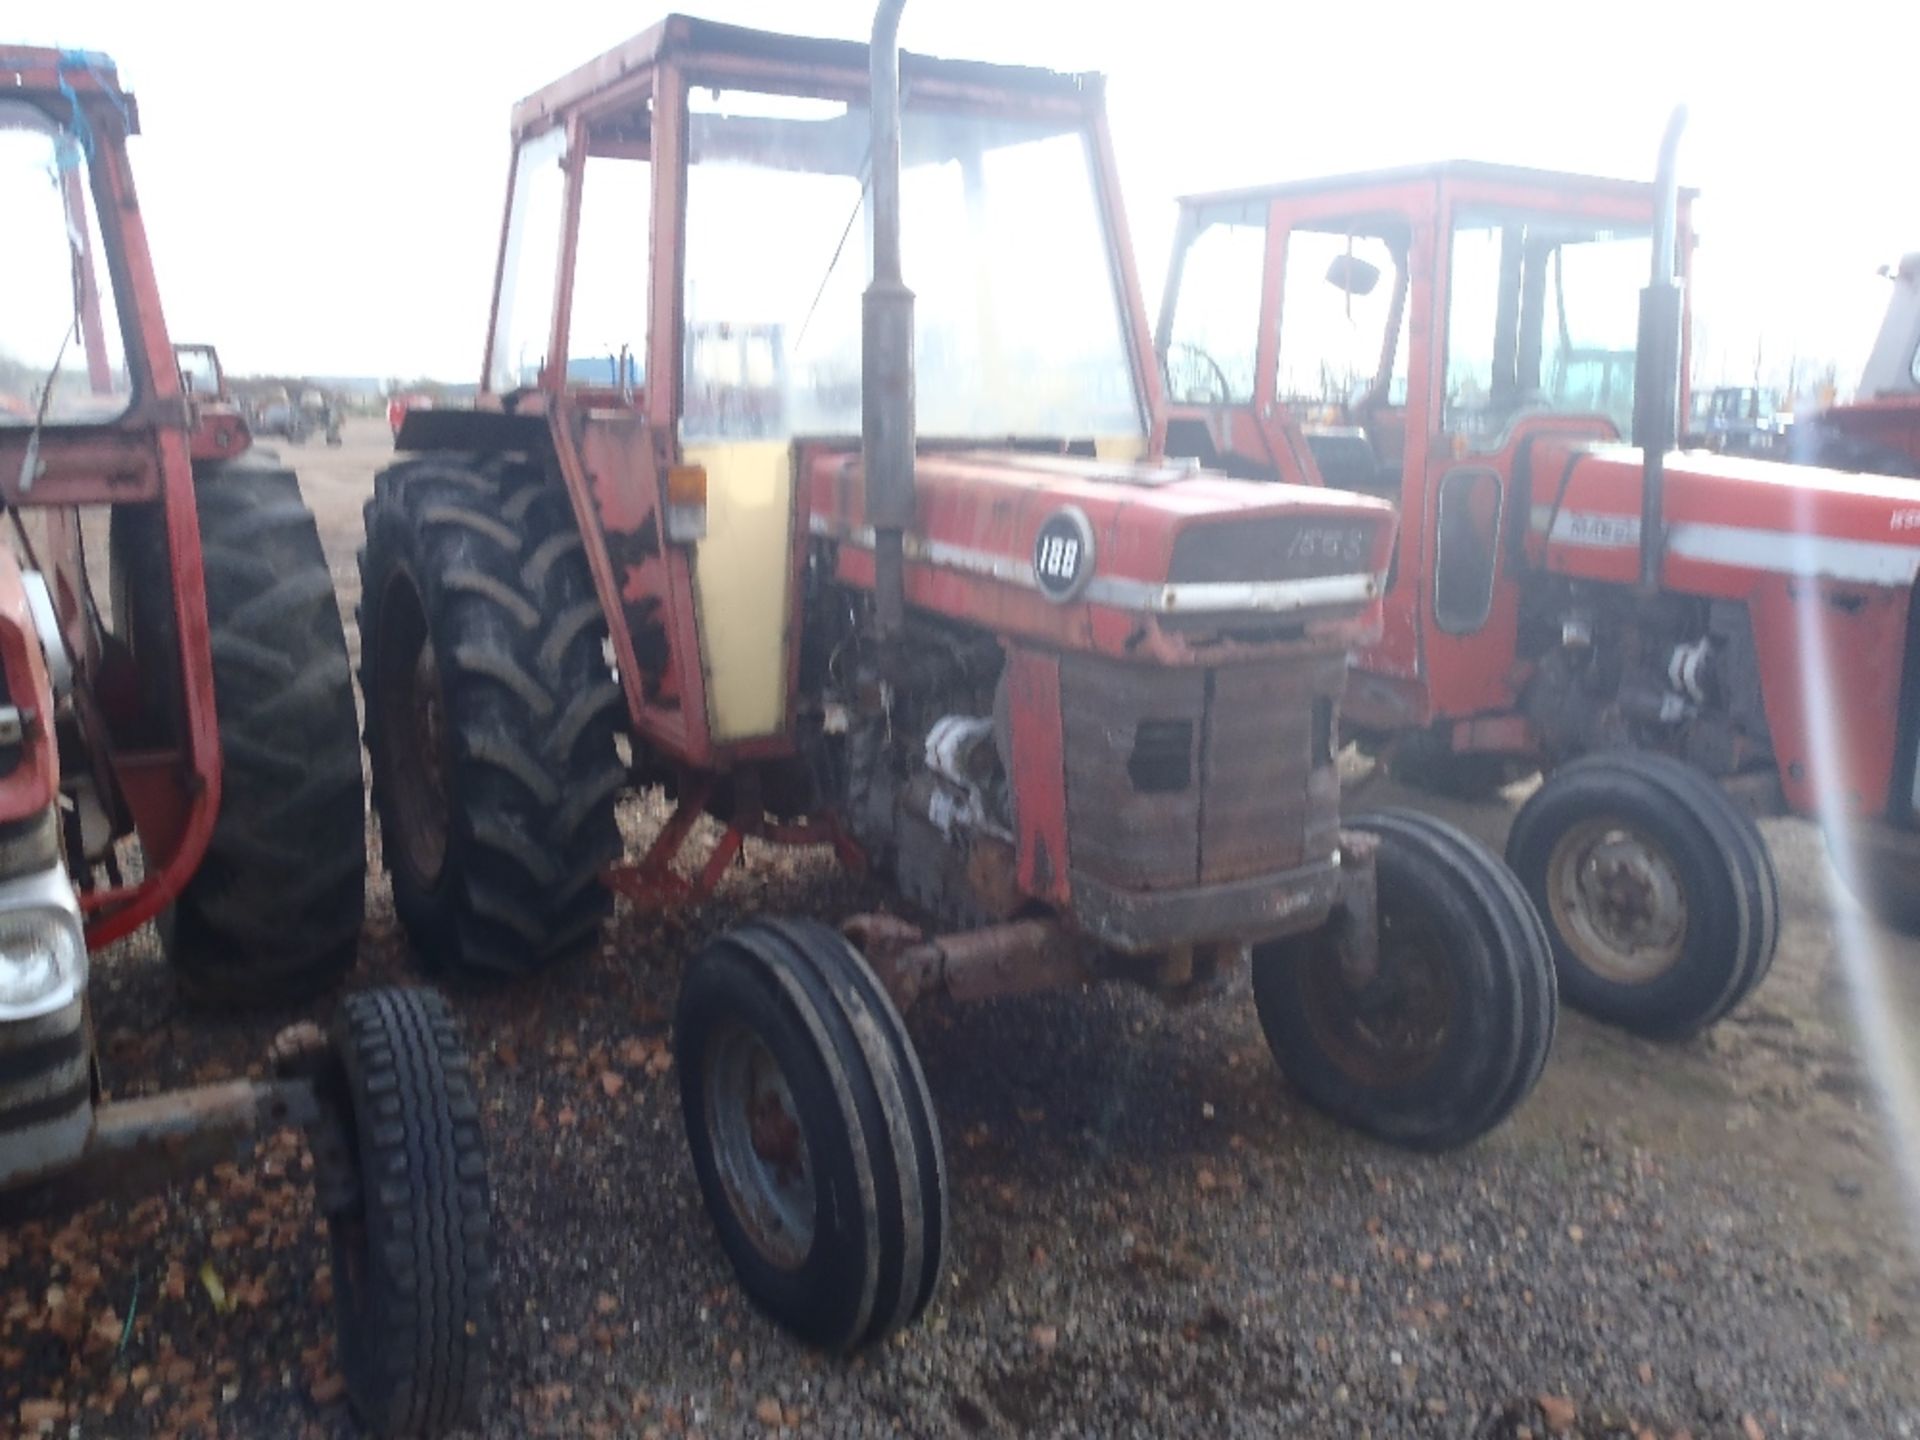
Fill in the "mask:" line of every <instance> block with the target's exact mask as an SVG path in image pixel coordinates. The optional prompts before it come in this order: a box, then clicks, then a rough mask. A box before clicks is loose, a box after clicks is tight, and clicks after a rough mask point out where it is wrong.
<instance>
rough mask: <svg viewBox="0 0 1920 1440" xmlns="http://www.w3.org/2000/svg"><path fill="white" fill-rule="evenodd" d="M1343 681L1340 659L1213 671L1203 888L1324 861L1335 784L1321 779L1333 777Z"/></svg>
mask: <svg viewBox="0 0 1920 1440" xmlns="http://www.w3.org/2000/svg"><path fill="white" fill-rule="evenodd" d="M1344 678H1345V661H1344V657H1341V656H1338V655H1322V656H1312V657H1307V658H1303V659H1301V660H1298V661H1294V662H1292V663H1290V664H1281V665H1236V666H1232V667H1226V668H1222V669H1220V670H1216V671H1214V672H1213V677H1212V696H1211V700H1210V703H1209V705H1208V716H1207V735H1206V749H1205V756H1206V764H1205V768H1204V776H1203V784H1204V787H1205V788H1204V794H1203V799H1202V802H1201V815H1202V822H1203V823H1202V829H1201V842H1200V879H1201V881H1202V883H1204V884H1209V885H1217V884H1222V883H1224V882H1226V881H1230V880H1244V879H1246V878H1248V877H1250V876H1253V875H1260V874H1268V873H1271V872H1273V871H1275V870H1285V869H1291V868H1292V867H1293V866H1295V865H1299V864H1301V863H1303V862H1304V861H1307V860H1311V859H1324V858H1325V857H1326V856H1328V855H1330V854H1332V852H1333V846H1332V844H1331V840H1332V834H1331V832H1332V829H1333V827H1334V825H1335V824H1337V823H1338V815H1339V787H1338V783H1337V779H1332V780H1330V779H1329V777H1332V776H1334V775H1335V774H1336V772H1335V767H1334V765H1333V755H1332V752H1331V744H1330V741H1329V739H1328V735H1327V731H1328V730H1329V729H1330V725H1331V716H1332V707H1333V706H1334V704H1335V703H1337V700H1338V696H1339V694H1340V687H1341V685H1342V683H1343V682H1344ZM1316 707H1318V710H1317V711H1316ZM1316 742H1317V743H1316ZM1316 751H1317V752H1318V753H1316ZM1318 771H1325V772H1327V773H1326V775H1324V776H1318V775H1317V774H1316V772H1318ZM1316 778H1318V779H1319V780H1320V782H1321V783H1319V784H1317V785H1316V784H1314V783H1313V782H1314V781H1315V779H1316Z"/></svg>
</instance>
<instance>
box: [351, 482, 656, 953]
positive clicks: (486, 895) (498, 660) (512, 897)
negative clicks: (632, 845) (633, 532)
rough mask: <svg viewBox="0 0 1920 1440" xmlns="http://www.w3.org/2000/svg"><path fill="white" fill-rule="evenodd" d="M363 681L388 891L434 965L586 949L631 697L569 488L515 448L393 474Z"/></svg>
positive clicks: (602, 904) (375, 566) (363, 606)
mask: <svg viewBox="0 0 1920 1440" xmlns="http://www.w3.org/2000/svg"><path fill="white" fill-rule="evenodd" d="M366 533H367V540H366V546H365V548H364V549H363V550H362V551H361V553H360V579H361V599H360V633H361V672H360V683H361V688H362V691H363V693H364V694H365V696H366V705H367V730H366V735H367V751H368V754H369V755H370V756H371V758H372V761H373V802H374V808H375V810H376V812H377V813H378V814H379V816H380V829H381V837H382V845H383V853H384V856H385V859H386V864H387V869H388V871H389V873H390V874H391V875H392V876H393V894H394V906H395V909H396V910H397V911H398V912H399V915H400V919H401V921H402V923H403V924H404V925H405V926H406V929H407V933H408V935H409V937H410V938H411V939H412V941H413V944H414V947H415V949H416V951H417V952H418V953H419V954H420V955H421V956H422V958H423V959H424V961H425V962H426V963H427V965H428V966H429V967H431V968H435V969H442V970H445V971H446V972H448V973H451V974H455V975H460V976H465V977H470V978H487V979H507V978H512V977H516V976H520V975H524V974H528V973H530V972H533V971H535V970H538V969H541V968H543V967H544V966H547V965H550V964H555V963H559V962H562V961H565V960H568V959H571V958H574V957H576V956H578V955H580V954H581V953H583V952H585V951H586V950H587V949H589V948H590V947H591V946H592V945H593V943H594V941H595V939H596V938H597V936H598V934H599V931H600V925H601V922H602V920H604V919H605V917H606V915H607V913H608V911H609V910H610V909H611V908H612V899H611V897H610V896H609V895H608V893H607V891H606V889H605V887H604V886H602V885H601V884H600V879H599V877H600V872H601V870H602V869H603V868H604V867H605V866H606V864H607V863H608V862H609V861H610V860H612V859H613V858H614V857H615V856H616V855H617V854H618V853H619V850H620V837H619V832H618V830H617V828H616V826H615V823H614V801H615V799H616V797H617V796H618V794H619V792H620V790H621V788H622V786H623V785H624V784H625V772H624V771H623V770H622V769H621V766H620V763H619V760H618V758H617V756H616V754H615V750H614V725H615V720H616V717H617V716H618V714H619V713H620V706H621V703H622V702H621V695H620V691H619V688H618V687H617V686H616V685H615V684H614V682H613V678H612V675H611V674H610V672H609V671H608V669H607V664H606V659H605V656H604V653H603V649H602V647H603V643H604V640H605V637H606V622H605V618H604V617H603V615H602V613H601V609H600V602H599V599H598V597H597V595H596V593H595V591H594V588H593V581H592V578H591V576H590V575H589V574H588V571H587V562H586V557H585V553H584V551H583V549H582V547H581V542H580V536H579V532H578V530H577V528H576V526H575V522H574V518H573V511H572V507H571V505H570V503H569V501H568V498H567V494H566V492H565V490H564V489H562V488H561V487H560V486H559V485H557V484H553V483H551V482H550V481H548V479H547V478H546V477H545V476H544V475H543V474H542V473H541V472H540V471H539V470H538V469H537V468H535V467H534V466H531V465H528V464H526V463H524V462H521V461H517V460H514V459H511V458H507V457H492V458H487V459H482V460H464V459H458V458H431V459H424V460H411V461H406V462H404V463H402V464H399V465H395V466H392V467H391V468H389V469H387V470H385V471H383V472H382V473H381V474H380V475H379V477H378V478H377V479H376V480H375V482H374V494H373V498H372V499H371V500H370V501H368V503H367V507H366Z"/></svg>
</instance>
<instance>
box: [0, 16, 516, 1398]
mask: <svg viewBox="0 0 1920 1440" xmlns="http://www.w3.org/2000/svg"><path fill="white" fill-rule="evenodd" d="M137 115H138V111H137V108H136V106H135V103H134V98H133V96H132V95H131V94H129V93H127V92H126V91H124V90H123V89H121V87H120V84H119V80H118V77H117V74H116V72H115V69H114V66H113V63H112V61H110V60H108V59H107V58H106V57H104V56H100V55H94V54H78V53H72V52H62V51H52V50H33V49H21V48H10V47H0V216H3V217H4V225H5V229H6V234H7V242H8V243H7V248H6V252H5V260H4V262H0V314H5V315H6V316H7V317H8V320H7V324H8V329H7V331H6V333H5V335H4V336H0V390H10V391H12V392H13V394H14V396H15V398H16V399H17V401H18V403H17V404H9V405H7V406H4V407H0V501H4V504H5V507H6V509H7V512H8V519H9V520H10V521H11V522H12V527H11V528H12V535H11V536H10V543H9V544H7V545H5V546H0V681H3V682H4V693H3V694H0V1195H4V1198H5V1199H6V1200H7V1202H8V1206H9V1209H10V1211H17V1210H21V1209H24V1210H27V1211H33V1210H38V1209H44V1208H46V1207H50V1206H55V1205H62V1204H71V1203H74V1202H75V1201H76V1200H90V1199H92V1198H94V1197H97V1196H99V1195H102V1194H105V1193H109V1192H113V1191H119V1190H123V1189H126V1188H129V1187H134V1186H143V1185H158V1184H160V1183H163V1182H165V1181H168V1180H170V1179H171V1178H173V1177H175V1176H177V1175H179V1174H181V1173H182V1172H183V1171H184V1170H185V1169H186V1168H187V1167H190V1166H193V1165H195V1164H202V1163H211V1162H212V1161H215V1160H219V1159H222V1158H225V1157H226V1155H227V1154H228V1153H229V1152H230V1151H231V1150H232V1149H233V1147H234V1145H235V1143H236V1142H238V1141H241V1140H243V1139H246V1138H248V1137H250V1136H253V1135H255V1134H258V1133H260V1132H262V1131H272V1130H275V1129H278V1128H280V1127H283V1126H298V1127H300V1128H302V1129H303V1130H305V1131H306V1133H307V1134H308V1136H309V1138H310V1141H311V1144H312V1148H313V1153H314V1159H315V1162H316V1163H315V1177H316V1183H317V1187H318V1201H319V1208H320V1210H321V1212H322V1213H323V1214H324V1216H325V1217H326V1219H327V1221H328V1223H329V1227H330V1230H331V1234H332V1238H333V1251H334V1264H333V1275H334V1290H335V1295H336V1306H337V1310H338V1313H339V1331H340V1350H341V1362H342V1369H343V1371H344V1373H345V1374H346V1376H347V1379H348V1383H349V1387H350V1393H351V1394H352V1397H353V1400H354V1403H355V1405H356V1407H357V1408H358V1410H359V1412H360V1414H361V1415H362V1416H363V1418H365V1419H366V1420H367V1421H368V1423H369V1424H371V1425H372V1426H373V1427H374V1428H375V1429H377V1430H379V1431H381V1432H382V1433H396V1434H397V1433H405V1434H417V1433H420V1432H422V1431H424V1430H431V1429H435V1428H441V1427H444V1426H446V1425H448V1424H451V1423H453V1422H455V1421H457V1420H459V1419H460V1418H461V1417H462V1416H463V1415H465V1414H466V1413H468V1411H469V1410H470V1408H471V1406H472V1403H473V1401H474V1399H475V1398H476V1396H477V1393H478V1386H479V1384H480V1381H481V1378H482V1373H483V1369H484V1365H485V1360H486V1350H487V1305H486V1302H487V1292H488V1286H489V1283H490V1281H489V1271H488V1263H489V1262H488V1248H489V1228H488V1198H487V1187H486V1179H485V1169H484V1157H483V1152H482V1146H481V1138H480V1133H479V1117H478V1110H477V1106H476V1102H475V1097H474V1094H473V1088H472V1084H471V1081H470V1080H469V1078H468V1076H467V1073H466V1066H465V1060H464V1058H463V1056H462V1055H461V1053H460V1049H459V1042H458V1039H457V1037H456V1035H455V1032H454V1026H453V1022H452V1019H451V1017H450V1016H449V1014H448V1012H447V1010H446V1008H445V1006H444V1005H443V1003H442V1002H441V1001H440V1000H439V999H438V998H437V997H435V996H433V995H431V994H427V993H424V992H419V991H414V990H404V989H402V990H381V991H373V992H368V993H364V994H360V995H356V996H353V997H351V998H350V999H348V1000H347V1001H346V1002H345V1004H344V1005H343V1006H342V1007H341V1010H340V1013H339V1020H338V1022H337V1024H336V1026H335V1028H334V1031H333V1034H332V1035H331V1037H328V1036H325V1035H322V1034H321V1033H320V1031H319V1030H318V1029H317V1028H316V1027H314V1026H312V1025H301V1026H295V1027H293V1028H292V1029H290V1030H288V1031H287V1032H285V1033H284V1034H283V1035H282V1036H281V1037H280V1039H279V1040H278V1041H277V1042H276V1043H275V1045H274V1049H273V1054H272V1059H273V1070H274V1078H273V1079H271V1080H267V1081H259V1082H253V1081H233V1082H230V1083H227V1084H220V1085H210V1086H204V1087H201V1088H197V1089H193V1090H184V1091H175V1092H171V1093H167V1094H161V1095H156V1096H152V1097H147V1098H141V1099H136V1100H130V1101H115V1100H113V1099H111V1098H110V1085H111V1082H112V1077H111V1076H110V1075H109V1074H108V1073H106V1071H105V1068H104V1066H103V1064H102V1063H101V1061H100V1058H99V1057H98V1056H97V1055H96V1053H95V1051H94V1046H93V1037H92V1029H91V1024H90V1012H89V1009H88V1003H87V978H88V969H89V951H90V950H92V949H97V948H98V947H100V946H103V945H105V944H107V943H109V942H111V941H113V940H117V939H119V938H121V937H123V936H126V935H129V934H131V933H132V932H133V931H134V930H135V929H136V928H137V927H139V926H140V925H142V924H144V923H145V922H146V921H148V920H157V921H159V922H160V928H161V933H162V938H163V941H164V946H165V949H166V953H167V956H168V958H169V960H170V961H171V962H172V965H173V967H174V970H175V973H176V975H177V976H178V979H179V983H180V986H181V988H182V989H183V990H184V991H185V992H187V994H188V995H189V996H191V997H193V998H195V999H198V1000H202V1001H206V1002H210V1003H213V1004H217V1005H232V1004H241V1003H268V1002H273V1003H284V1002H288V1001H292V1000H296V999H301V998H305V997H308V996H311V995H314V994H317V993H318V992H320V991H322V990H324V989H326V988H328V987H330V986H332V985H333V984H335V983H336V982H337V981H338V980H339V979H340V978H341V977H342V976H343V975H344V974H345V972H346V971H347V969H348V967H349V966H351V965H352V963H353V959H354V954H355V950H356V947H357V944H358V938H359V932H360V923H361V918H362V902H363V885H364V877H365V869H366V851H365V845H366V829H365V809H364V800H363V797H362V790H361V766H360V750H359V745H358V739H357V734H356V728H357V725H356V715H355V708H354V700H353V692H352V688H351V683H352V682H351V675H350V674H349V671H348V665H347V653H346V641H345V637H344V635H343V633H342V629H341V624H340V616H339V612H338V610H337V608H336V605H335V601H334V593H333V585H332V582H331V578H330V576H329V574H328V570H327V564H326V561H325V559H324V557H323V556H322V554H321V550H320V543H319V539H318V536H317V534H316V532H315V529H314V523H313V518H312V516H311V515H310V514H309V513H308V511H307V509H306V507H305V505H304V504H303V503H302V502H301V498H300V491H299V487H298V485H297V484H296V482H295V480H294V477H293V475H292V474H290V473H289V472H287V471H285V470H282V469H280V468H279V467H278V466H276V465H274V464H272V463H270V462H268V461H265V460H263V459H262V458H260V457H259V456H258V455H256V454H253V453H250V452H249V449H248V439H247V434H246V429H245V426H244V424H243V423H242V421H241V419H240V416H239V414H238V412H237V411H236V410H234V409H233V407H232V406H231V405H230V404H228V403H227V401H226V399H225V396H224V386H223V385H221V384H220V383H219V380H218V374H219V372H218V363H217V360H214V359H213V357H212V356H211V355H210V353H188V354H186V355H182V356H179V357H176V354H175V352H174V350H173V349H172V347H171V346H170V345H169V344H168V341H167V335H166V330H165V325H164V322H163V320H162V318H161V308H160V302H159V293H158V289H157V286H156V284H155V280H154V275H153V270H152V264H151V260H150V257H149V252H148V248H147V241H146V235H145V232H144V229H143V227H142V221H141V215H140V209H139V205H138V202H137V199H136V197H135V194H134V188H133V180H132V175H131V171H130V169H129V167H128V158H127V149H126V145H127V137H128V136H129V135H130V134H132V133H134V132H135V131H136V129H137ZM208 363H211V366H212V369H211V374H212V377H213V390H212V392H211V393H210V394H209V393H206V392H204V391H201V390H200V389H198V388H197V387H195V388H193V389H189V388H188V387H187V385H186V384H185V382H184V378H183V371H193V372H196V373H205V366H206V365H207V364H208ZM376 1181H377V1183H375V1182H376Z"/></svg>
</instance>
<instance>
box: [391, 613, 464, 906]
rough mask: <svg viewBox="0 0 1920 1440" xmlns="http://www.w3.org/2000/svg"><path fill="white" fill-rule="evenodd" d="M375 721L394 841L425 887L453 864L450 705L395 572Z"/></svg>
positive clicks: (419, 616)
mask: <svg viewBox="0 0 1920 1440" xmlns="http://www.w3.org/2000/svg"><path fill="white" fill-rule="evenodd" d="M380 628H381V634H380V636H379V638H378V644H379V651H378V657H379V658H378V661H377V665H376V674H377V675H378V676H379V681H380V684H379V693H378V696H377V704H376V714H375V724H376V725H377V726H378V727H379V730H380V738H381V742H382V744H381V749H382V750H383V751H384V754H385V760H386V765H385V770H386V776H385V778H386V780H387V786H386V789H387V793H388V805H387V810H388V813H387V814H385V815H383V816H382V819H383V820H385V821H386V822H388V823H387V826H386V833H387V840H388V843H389V845H391V846H392V847H393V849H394V851H395V852H396V856H397V858H398V859H399V860H400V862H401V863H402V864H403V865H404V866H405V867H406V869H407V871H408V872H409V874H410V875H411V876H412V877H413V879H414V880H415V881H417V882H418V883H419V885H420V886H421V887H422V888H423V889H429V890H430V889H432V888H433V887H434V886H435V885H437V884H438V883H439V880H440V872H441V871H442V870H443V869H444V868H445V866H446V863H447V784H446V770H445V766H444V763H443V759H444V753H445V733H446V732H445V724H446V721H445V716H446V706H445V703H444V699H443V697H442V695H441V690H440V670H439V666H438V664H437V663H436V660H435V656H434V653H433V639H432V637H431V636H430V635H429V634H428V633H427V620H426V612H425V611H424V610H423V609H422V608H421V605H420V594H419V591H418V590H416V589H415V588H414V586H413V584H412V582H411V581H410V580H409V579H407V578H406V577H404V576H399V575H396V576H395V577H394V578H393V579H391V580H390V581H388V582H387V588H386V593H385V594H384V595H383V596H382V597H381V604H380Z"/></svg>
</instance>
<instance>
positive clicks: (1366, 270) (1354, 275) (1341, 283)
mask: <svg viewBox="0 0 1920 1440" xmlns="http://www.w3.org/2000/svg"><path fill="white" fill-rule="evenodd" d="M1327 283H1328V284H1329V285H1331V286H1333V288H1334V289H1336V290H1341V291H1344V292H1345V293H1346V294H1348V295H1371V294H1372V293H1373V287H1374V286H1376V285H1378V284H1379V283H1380V267H1379V266H1378V265H1372V264H1369V263H1368V262H1367V261H1365V260H1362V259H1361V258H1360V257H1359V256H1358V255H1336V256H1334V257H1333V263H1332V264H1330V265H1328V266H1327Z"/></svg>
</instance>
